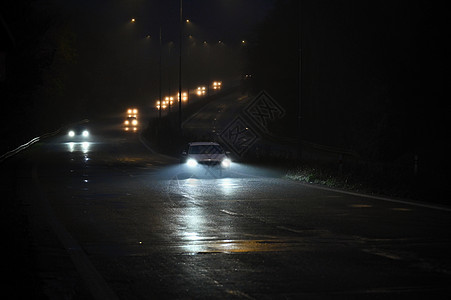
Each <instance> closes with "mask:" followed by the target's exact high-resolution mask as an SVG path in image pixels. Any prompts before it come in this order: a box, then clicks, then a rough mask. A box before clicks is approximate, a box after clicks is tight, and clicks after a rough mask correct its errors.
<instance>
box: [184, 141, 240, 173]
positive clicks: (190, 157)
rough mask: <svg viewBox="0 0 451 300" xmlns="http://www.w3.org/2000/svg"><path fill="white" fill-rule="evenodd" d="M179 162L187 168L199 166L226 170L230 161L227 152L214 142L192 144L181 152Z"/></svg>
mask: <svg viewBox="0 0 451 300" xmlns="http://www.w3.org/2000/svg"><path fill="white" fill-rule="evenodd" d="M181 162H182V163H184V164H186V165H187V166H188V167H189V168H196V167H199V166H206V167H218V168H221V169H228V168H230V165H231V163H232V161H231V160H230V158H229V157H228V152H226V151H224V149H223V148H222V147H221V145H219V144H218V143H215V142H192V143H189V144H188V145H187V146H186V147H185V149H184V150H183V152H182V158H181Z"/></svg>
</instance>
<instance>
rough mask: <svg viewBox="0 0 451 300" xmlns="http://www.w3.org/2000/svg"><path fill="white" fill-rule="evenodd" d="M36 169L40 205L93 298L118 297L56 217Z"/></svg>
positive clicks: (33, 171)
mask: <svg viewBox="0 0 451 300" xmlns="http://www.w3.org/2000/svg"><path fill="white" fill-rule="evenodd" d="M37 169H38V165H37V164H36V163H35V164H34V165H33V169H32V178H33V184H34V186H35V189H36V192H37V194H38V199H39V202H40V206H41V208H42V210H43V213H44V214H45V217H46V220H47V222H48V224H49V225H50V227H51V228H52V230H53V232H54V233H55V235H56V236H57V238H58V239H59V241H60V242H61V244H62V245H63V247H64V249H65V250H66V251H67V253H68V254H69V256H70V258H71V260H72V262H73V263H74V265H75V268H76V269H77V272H78V273H79V274H80V276H81V278H82V279H83V282H84V283H85V286H86V287H87V288H88V290H89V291H90V293H91V295H92V296H93V298H94V299H99V300H100V299H112V300H116V299H119V298H118V297H117V295H116V294H115V293H114V292H113V290H112V289H111V288H110V287H109V285H108V284H107V282H106V281H105V279H104V278H103V277H102V276H101V275H100V273H99V272H98V271H97V269H96V268H95V267H94V265H93V264H92V263H91V261H90V260H89V258H88V257H87V255H86V253H85V252H84V251H83V248H82V247H81V246H80V245H79V244H78V243H77V241H76V240H75V239H74V238H73V237H72V235H71V234H70V233H69V232H68V231H67V230H66V228H65V227H64V226H63V225H62V224H61V222H59V221H58V219H57V218H56V216H55V214H54V213H53V209H52V207H51V205H50V202H49V200H48V198H47V195H46V193H45V192H44V190H43V189H42V188H41V185H40V182H39V176H38V172H37Z"/></svg>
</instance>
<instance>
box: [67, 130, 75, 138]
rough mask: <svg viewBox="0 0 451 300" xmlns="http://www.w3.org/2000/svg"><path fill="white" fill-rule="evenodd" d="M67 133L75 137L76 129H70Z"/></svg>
mask: <svg viewBox="0 0 451 300" xmlns="http://www.w3.org/2000/svg"><path fill="white" fill-rule="evenodd" d="M67 135H68V136H70V137H74V136H75V131H73V130H70V131H69V132H68V134H67Z"/></svg>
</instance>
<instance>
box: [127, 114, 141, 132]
mask: <svg viewBox="0 0 451 300" xmlns="http://www.w3.org/2000/svg"><path fill="white" fill-rule="evenodd" d="M124 130H125V131H133V132H135V131H137V130H138V120H137V119H136V117H127V118H126V119H125V121H124Z"/></svg>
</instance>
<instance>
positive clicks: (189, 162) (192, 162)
mask: <svg viewBox="0 0 451 300" xmlns="http://www.w3.org/2000/svg"><path fill="white" fill-rule="evenodd" d="M186 164H187V165H188V167H195V166H197V161H196V160H195V159H193V158H189V159H188V160H187V161H186Z"/></svg>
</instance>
